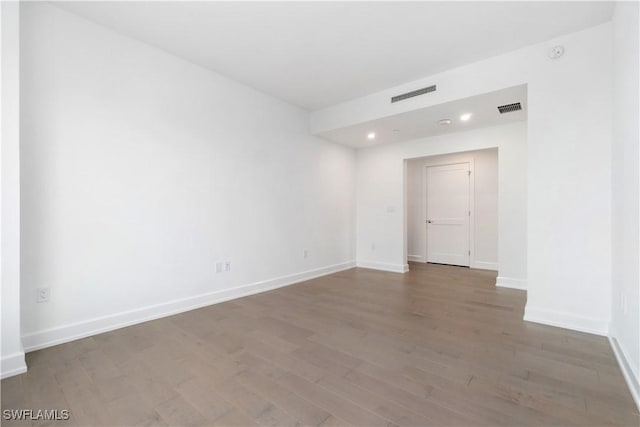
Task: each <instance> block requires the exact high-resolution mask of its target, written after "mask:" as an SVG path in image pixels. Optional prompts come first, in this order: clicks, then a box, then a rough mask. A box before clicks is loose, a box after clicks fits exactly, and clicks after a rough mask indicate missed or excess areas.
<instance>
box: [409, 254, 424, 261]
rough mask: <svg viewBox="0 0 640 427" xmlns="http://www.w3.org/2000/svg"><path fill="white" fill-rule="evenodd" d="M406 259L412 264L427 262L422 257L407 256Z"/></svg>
mask: <svg viewBox="0 0 640 427" xmlns="http://www.w3.org/2000/svg"><path fill="white" fill-rule="evenodd" d="M407 259H408V260H409V261H412V262H427V261H426V260H425V259H424V257H423V256H422V255H407Z"/></svg>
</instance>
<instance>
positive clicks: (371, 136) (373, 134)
mask: <svg viewBox="0 0 640 427" xmlns="http://www.w3.org/2000/svg"><path fill="white" fill-rule="evenodd" d="M367 138H368V139H375V138H376V134H375V132H369V133H368V134H367Z"/></svg>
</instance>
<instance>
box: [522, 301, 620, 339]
mask: <svg viewBox="0 0 640 427" xmlns="http://www.w3.org/2000/svg"><path fill="white" fill-rule="evenodd" d="M524 320H526V321H528V322H535V323H541V324H543V325H549V326H556V327H558V328H565V329H572V330H574V331H579V332H586V333H588V334H596V335H602V336H607V335H608V332H609V322H608V321H606V320H603V319H594V318H590V317H581V316H576V315H574V314H571V313H564V312H560V311H553V310H547V309H544V308H538V307H531V306H530V305H529V304H527V305H526V306H525V308H524Z"/></svg>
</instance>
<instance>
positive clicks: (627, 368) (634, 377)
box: [609, 334, 640, 411]
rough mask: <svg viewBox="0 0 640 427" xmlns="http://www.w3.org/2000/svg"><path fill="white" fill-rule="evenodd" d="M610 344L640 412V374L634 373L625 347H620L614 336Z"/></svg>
mask: <svg viewBox="0 0 640 427" xmlns="http://www.w3.org/2000/svg"><path fill="white" fill-rule="evenodd" d="M609 342H610V343H611V348H612V349H613V354H615V355H616V360H617V361H618V365H620V370H621V371H622V375H623V376H624V379H625V381H627V386H628V387H629V391H630V392H631V397H633V400H634V401H635V402H636V406H637V407H638V410H639V411H640V381H639V380H638V373H637V372H635V371H634V369H633V365H632V364H631V363H629V358H628V357H627V353H626V352H625V351H624V347H622V346H621V345H620V343H619V342H618V340H617V339H616V338H615V337H614V336H613V334H610V335H609Z"/></svg>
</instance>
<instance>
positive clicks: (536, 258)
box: [312, 23, 612, 334]
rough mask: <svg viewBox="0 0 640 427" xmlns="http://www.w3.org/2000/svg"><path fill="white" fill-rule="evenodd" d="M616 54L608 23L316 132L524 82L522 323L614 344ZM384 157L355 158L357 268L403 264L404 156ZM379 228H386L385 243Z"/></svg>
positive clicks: (326, 118)
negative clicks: (389, 209)
mask: <svg viewBox="0 0 640 427" xmlns="http://www.w3.org/2000/svg"><path fill="white" fill-rule="evenodd" d="M555 45H563V46H564V47H565V52H566V53H565V55H564V56H563V57H561V58H559V59H550V58H549V57H548V56H547V53H548V51H549V50H550V49H551V48H552V47H553V46H555ZM611 46H612V25H611V23H606V24H603V25H599V26H596V27H593V28H590V29H587V30H584V31H581V32H577V33H573V34H569V35H566V36H562V37H559V38H557V39H554V40H550V41H548V42H545V43H541V44H537V45H533V46H529V47H527V48H524V49H520V50H517V51H514V52H511V53H509V54H505V55H501V56H497V57H494V58H490V59H487V60H485V61H480V62H477V63H474V64H470V65H467V66H464V67H460V68H456V69H453V70H450V71H448V72H445V73H441V74H438V75H436V76H431V77H426V78H424V79H420V80H419V81H416V82H412V83H407V84H405V85H402V86H398V87H395V88H391V89H389V90H386V91H383V92H379V93H376V94H373V95H369V96H367V97H364V98H359V99H357V100H353V101H349V102H347V103H344V104H340V105H338V106H335V107H331V108H328V109H325V110H321V111H318V112H315V113H313V115H312V129H313V130H314V131H327V130H330V129H332V128H334V127H342V126H348V125H352V124H355V123H359V122H363V121H367V120H375V119H379V118H381V117H386V116H390V115H393V114H397V113H398V112H400V110H401V109H402V110H407V109H416V108H423V107H427V106H429V105H433V104H435V103H440V102H447V101H451V100H455V99H460V98H464V97H468V96H472V95H476V94H481V93H487V92H491V91H494V90H499V89H502V88H505V87H511V86H516V85H519V84H525V83H526V84H527V89H528V99H527V104H528V138H527V141H528V143H527V147H528V148H527V174H528V177H527V195H528V198H527V217H528V218H529V221H528V222H527V224H528V230H527V236H528V239H527V240H528V248H527V262H526V269H527V281H528V283H527V289H528V299H527V307H526V312H525V318H526V319H527V320H531V321H536V322H541V323H546V324H551V325H555V326H563V327H568V328H572V329H577V330H582V331H588V332H594V333H598V334H606V333H607V332H608V323H609V319H610V317H611V139H612V136H611V129H612V127H611V126H612V122H611V107H612V54H611V50H612V49H611ZM425 84H437V85H438V92H437V93H436V94H435V95H434V96H433V97H431V96H424V97H417V98H415V99H414V100H412V101H410V102H408V103H406V104H405V103H397V104H403V105H402V106H398V107H396V106H395V105H393V104H390V103H389V102H388V100H389V96H390V94H392V93H401V92H402V91H403V90H407V89H409V88H416V87H423V86H424V85H425ZM385 150H386V151H385V152H390V153H395V152H397V150H398V149H397V148H386V149H385ZM379 153H381V151H376V150H371V151H366V150H365V151H363V152H362V153H359V154H358V161H359V164H358V169H359V171H358V180H357V182H358V183H357V190H356V192H357V194H358V212H357V217H358V224H357V229H358V232H357V234H358V237H357V242H358V246H357V253H358V259H359V260H360V259H370V258H371V259H373V260H375V262H376V263H377V264H378V265H381V266H384V265H402V264H403V263H404V259H405V257H404V256H405V254H404V252H405V250H404V249H403V243H402V242H403V232H402V230H403V215H402V214H401V212H400V211H401V207H402V204H401V198H402V190H401V188H400V187H398V186H397V185H395V184H396V183H397V182H398V180H400V179H401V176H402V171H401V169H402V164H401V162H400V161H399V160H398V157H399V156H394V155H392V156H390V157H385V156H383V155H380V154H379ZM360 163H361V164H360ZM374 174H375V176H376V177H375V179H374V178H371V177H372V176H373V175H374ZM369 178H371V179H369ZM376 194H377V195H376ZM388 204H394V205H396V206H398V208H399V211H398V213H385V211H384V210H383V211H380V209H379V207H380V205H388ZM394 214H395V215H394ZM377 224H379V225H377ZM382 228H385V229H387V230H389V233H388V235H387V236H385V237H384V238H382V237H381V236H380V234H387V233H383V232H381V231H379V230H380V229H382ZM380 239H382V241H383V242H384V249H383V250H379V251H378V252H376V253H375V254H373V253H371V250H370V245H371V242H372V241H375V240H380ZM499 246H500V247H504V246H502V245H499ZM396 268H397V267H396ZM501 274H502V273H501Z"/></svg>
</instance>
